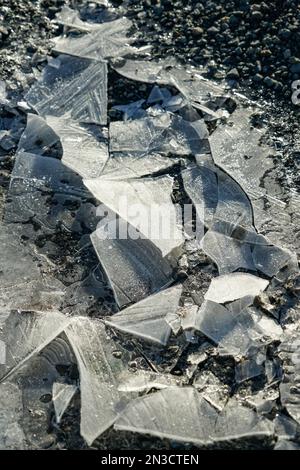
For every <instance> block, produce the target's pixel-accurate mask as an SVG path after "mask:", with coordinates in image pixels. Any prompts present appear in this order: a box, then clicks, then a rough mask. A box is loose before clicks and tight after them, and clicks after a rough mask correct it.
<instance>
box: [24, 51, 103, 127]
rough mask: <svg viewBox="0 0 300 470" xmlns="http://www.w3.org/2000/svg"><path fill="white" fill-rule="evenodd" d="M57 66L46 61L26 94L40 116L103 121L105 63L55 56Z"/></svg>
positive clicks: (86, 121) (98, 122)
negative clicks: (57, 62) (37, 78)
mask: <svg viewBox="0 0 300 470" xmlns="http://www.w3.org/2000/svg"><path fill="white" fill-rule="evenodd" d="M58 60H59V62H60V67H59V68H57V67H53V66H51V65H47V66H46V67H45V68H44V70H43V72H42V75H41V77H40V78H39V80H38V81H37V82H36V83H34V84H33V85H32V87H31V89H30V90H29V92H28V93H27V95H26V97H25V98H26V100H27V101H28V103H29V104H30V105H31V106H32V107H33V108H34V109H35V110H36V111H37V112H38V113H39V114H41V115H42V116H43V117H46V116H47V115H52V116H57V117H59V116H62V115H64V114H66V113H68V112H69V113H70V115H71V118H72V119H74V120H75V121H80V122H84V123H89V124H102V125H105V124H106V122H107V65H106V63H105V62H102V61H96V62H91V61H89V60H85V59H77V58H74V57H70V56H65V55H60V56H59V57H58Z"/></svg>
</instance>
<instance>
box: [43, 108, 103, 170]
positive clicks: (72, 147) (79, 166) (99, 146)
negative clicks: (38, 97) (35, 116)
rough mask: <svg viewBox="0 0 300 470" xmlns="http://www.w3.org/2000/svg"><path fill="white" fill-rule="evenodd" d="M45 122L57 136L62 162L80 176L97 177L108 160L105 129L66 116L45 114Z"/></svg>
mask: <svg viewBox="0 0 300 470" xmlns="http://www.w3.org/2000/svg"><path fill="white" fill-rule="evenodd" d="M47 123H48V124H49V126H51V128H52V129H53V130H54V131H55V132H56V134H57V135H58V136H59V139H60V141H61V144H62V147H63V156H62V163H63V164H64V165H66V166H67V167H69V168H70V169H71V170H73V171H75V172H76V173H78V174H79V175H80V176H81V177H82V178H97V177H98V176H100V175H101V173H102V170H103V167H104V165H105V164H106V162H107V160H108V145H107V143H106V142H105V140H106V139H107V129H105V128H103V129H100V128H91V127H88V126H87V125H84V124H80V123H79V122H76V121H74V120H72V119H70V118H69V117H68V116H61V117H54V116H47Z"/></svg>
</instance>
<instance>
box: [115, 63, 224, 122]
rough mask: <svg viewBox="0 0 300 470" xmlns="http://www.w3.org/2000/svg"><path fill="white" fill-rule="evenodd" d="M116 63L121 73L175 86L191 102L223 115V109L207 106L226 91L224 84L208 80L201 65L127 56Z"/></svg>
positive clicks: (210, 113) (214, 113) (125, 75)
mask: <svg viewBox="0 0 300 470" xmlns="http://www.w3.org/2000/svg"><path fill="white" fill-rule="evenodd" d="M113 66H114V68H115V70H116V71H117V72H118V73H119V74H120V75H122V76H123V77H126V78H129V79H131V80H136V81H141V82H146V83H158V84H162V85H171V86H175V87H176V88H177V89H178V91H179V92H180V93H181V94H182V95H183V96H184V97H185V98H186V100H187V101H188V102H190V103H191V104H192V105H193V106H195V107H196V108H198V109H200V110H201V111H202V112H203V113H205V114H208V115H210V116H212V117H213V118H218V117H221V116H223V115H224V113H223V111H222V110H221V112H219V111H214V110H213V109H210V108H209V107H208V106H207V104H208V102H209V101H210V100H211V99H212V98H213V97H220V96H224V95H225V90H224V87H223V86H219V85H217V84H215V83H214V82H212V81H211V80H206V79H205V78H204V77H202V76H201V72H202V71H201V70H199V69H195V68H194V67H186V66H185V67H183V66H182V65H180V64H178V63H177V62H176V61H175V60H174V59H163V60H160V61H157V62H156V61H137V60H129V59H128V60H126V61H125V63H124V62H120V61H116V62H115V63H114V64H113Z"/></svg>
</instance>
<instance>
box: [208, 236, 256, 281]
mask: <svg viewBox="0 0 300 470" xmlns="http://www.w3.org/2000/svg"><path fill="white" fill-rule="evenodd" d="M201 248H202V250H203V251H204V253H205V254H206V255H207V256H209V258H211V259H212V260H213V261H214V262H215V263H216V265H217V266H218V270H219V274H220V275H221V274H226V273H230V272H233V271H236V270H237V269H240V268H244V269H247V270H248V271H256V268H255V265H254V262H253V258H252V252H251V247H250V246H249V245H248V244H246V243H240V242H239V241H237V240H236V239H234V238H231V237H227V236H226V235H222V234H221V233H218V232H214V231H212V230H209V231H208V232H206V234H205V235H204V237H203V238H202V240H201ZM264 248H265V247H264Z"/></svg>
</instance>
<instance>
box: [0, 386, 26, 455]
mask: <svg viewBox="0 0 300 470" xmlns="http://www.w3.org/2000/svg"><path fill="white" fill-rule="evenodd" d="M22 415H23V402H22V392H21V390H20V389H19V387H18V385H17V384H15V383H11V382H5V383H1V384H0V450H24V449H25V448H26V439H25V435H24V432H23V430H22V427H21V422H20V421H21V419H22Z"/></svg>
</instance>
